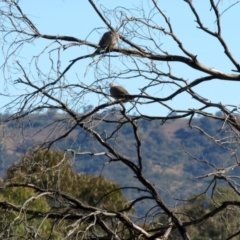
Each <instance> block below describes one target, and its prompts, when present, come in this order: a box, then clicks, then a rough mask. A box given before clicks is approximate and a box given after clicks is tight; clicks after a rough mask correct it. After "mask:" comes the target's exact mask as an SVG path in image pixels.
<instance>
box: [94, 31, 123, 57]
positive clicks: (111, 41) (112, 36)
mask: <svg viewBox="0 0 240 240" xmlns="http://www.w3.org/2000/svg"><path fill="white" fill-rule="evenodd" d="M118 39H119V34H118V32H117V31H116V30H113V31H109V32H105V33H104V34H103V36H102V38H101V39H100V41H99V43H98V45H99V46H100V48H98V49H97V50H96V51H95V53H96V52H100V51H101V49H103V48H104V49H105V50H106V51H109V50H110V49H111V48H113V47H114V46H115V45H116V43H117V42H118Z"/></svg>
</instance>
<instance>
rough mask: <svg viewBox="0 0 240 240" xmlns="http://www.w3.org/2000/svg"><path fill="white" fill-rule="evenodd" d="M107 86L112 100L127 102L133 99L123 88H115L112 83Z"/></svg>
mask: <svg viewBox="0 0 240 240" xmlns="http://www.w3.org/2000/svg"><path fill="white" fill-rule="evenodd" d="M109 85H110V94H111V96H112V97H113V98H115V99H124V100H129V101H131V100H133V99H134V97H132V96H131V95H130V94H129V92H128V91H127V90H126V89H125V88H123V87H121V86H117V85H115V84H114V83H110V84H109ZM126 95H127V96H126Z"/></svg>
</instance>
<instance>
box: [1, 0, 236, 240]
mask: <svg viewBox="0 0 240 240" xmlns="http://www.w3.org/2000/svg"><path fill="white" fill-rule="evenodd" d="M181 2H182V3H181V4H182V6H183V7H184V10H185V11H189V12H191V13H192V14H193V16H194V19H195V24H196V27H197V28H198V31H200V32H202V33H203V34H205V35H204V36H206V38H211V39H213V40H214V41H215V42H216V43H217V44H219V45H220V46H221V49H222V52H223V57H225V58H226V59H228V61H229V62H230V63H231V69H228V70H229V71H228V72H227V71H222V70H217V69H214V68H212V67H211V66H207V65H204V63H202V62H201V60H200V59H199V57H198V56H197V54H196V53H195V52H194V51H192V50H190V49H188V47H187V45H188V42H186V43H185V42H182V40H181V39H180V38H179V37H178V34H177V32H179V31H181V29H180V30H178V31H176V29H175V27H174V24H172V23H171V21H170V19H171V16H169V15H168V12H167V11H165V9H163V8H162V7H161V3H160V2H159V4H158V2H157V1H155V0H152V1H151V0H149V1H148V7H149V9H144V8H142V9H140V8H136V9H126V8H125V7H124V2H122V3H118V4H119V6H118V7H116V8H115V9H106V8H100V7H98V6H97V5H96V4H95V3H94V1H93V0H89V4H90V5H91V6H92V7H93V9H94V10H95V14H96V15H98V16H99V17H100V18H101V19H102V21H103V22H104V23H105V24H106V28H108V29H109V31H113V30H114V29H115V28H117V29H118V33H119V45H118V46H117V45H115V46H114V47H111V48H110V49H109V51H107V52H106V51H96V52H95V51H94V50H95V49H97V48H98V47H99V46H98V42H99V39H97V40H96V42H94V43H92V42H89V41H87V40H85V39H79V38H77V37H75V36H62V35H48V34H45V33H44V32H41V31H40V28H38V27H37V26H36V25H35V24H34V22H33V20H32V19H31V17H30V16H28V15H27V13H24V12H23V11H22V9H21V2H20V3H18V1H17V0H12V1H4V0H2V1H0V4H1V5H0V6H1V8H0V12H1V14H0V23H1V25H0V30H1V43H2V51H3V56H4V60H5V61H4V63H3V65H2V70H3V76H4V78H5V79H4V80H5V89H4V92H3V91H1V94H2V97H5V98H8V97H9V99H11V102H9V103H8V104H6V105H5V106H4V107H3V108H2V110H4V111H6V112H8V115H5V117H3V118H2V121H1V128H2V132H3V137H2V139H3V140H2V141H3V142H4V141H7V140H9V139H15V140H14V143H15V144H20V143H22V142H23V141H26V140H29V139H31V138H32V137H33V136H37V135H38V134H40V133H42V132H44V134H45V138H44V139H40V140H39V144H38V146H34V152H37V151H38V150H40V149H50V148H53V147H54V145H55V143H57V142H59V141H60V140H63V139H66V138H67V137H68V136H70V135H71V134H72V133H73V131H74V130H75V129H78V130H79V132H81V133H82V134H84V133H88V134H89V136H90V137H91V139H92V143H93V144H92V145H90V146H89V149H87V151H85V150H84V151H82V150H81V149H79V150H76V149H73V148H72V147H71V146H68V147H67V148H66V149H61V150H65V154H67V153H69V155H70V156H71V160H72V163H73V164H74V160H75V157H76V156H78V155H81V156H85V155H86V156H91V157H92V158H96V157H99V156H101V157H103V159H104V161H105V165H104V166H106V165H107V164H109V165H110V168H111V166H114V165H115V164H120V165H121V166H125V167H126V168H127V169H128V170H130V171H131V175H133V176H134V177H133V178H132V182H129V185H128V186H123V188H122V189H127V188H130V189H131V190H132V191H134V192H135V193H134V199H131V201H130V202H129V204H128V205H127V206H125V207H124V208H122V209H121V210H117V211H113V210H108V209H105V208H104V206H102V205H98V206H97V207H96V206H91V205H89V204H86V203H84V202H82V201H81V199H77V198H76V197H73V196H72V195H70V194H68V193H67V192H63V191H59V190H57V189H45V188H41V187H39V186H37V185H35V184H32V183H29V182H28V181H27V179H26V180H25V181H23V182H11V181H7V182H4V184H3V185H2V189H11V188H13V187H14V189H21V188H23V187H25V188H29V189H32V190H34V191H33V192H32V195H31V196H30V197H28V198H27V200H26V201H25V202H24V204H22V205H16V204H13V203H11V202H8V201H0V207H1V212H2V213H4V212H6V211H10V212H12V213H14V215H13V216H12V218H11V223H10V224H6V226H4V227H3V228H2V233H0V234H2V235H1V236H4V237H5V238H6V239H7V237H8V238H9V239H10V238H11V239H14V238H15V239H20V238H19V236H13V235H12V234H13V233H12V232H11V229H12V227H13V225H14V223H15V222H16V221H17V220H18V219H19V216H20V214H25V216H26V217H25V218H24V219H23V220H22V221H23V223H24V224H25V228H26V229H27V231H28V232H29V235H28V239H29V238H34V239H36V238H37V239H45V237H44V236H43V235H41V234H40V231H38V230H39V229H40V228H41V226H42V225H43V224H44V221H45V220H46V219H50V220H51V222H50V223H51V229H52V231H51V232H50V234H49V236H47V237H46V239H52V238H51V237H53V235H51V234H53V232H54V229H55V228H56V225H58V224H59V225H61V224H62V223H63V222H66V225H65V229H64V231H63V232H62V234H63V235H62V237H63V239H158V240H160V239H170V238H171V234H172V233H173V231H175V238H174V239H191V237H192V236H191V233H190V232H189V229H190V228H191V227H192V226H201V224H203V223H204V222H206V221H207V220H208V219H210V218H212V217H214V216H215V215H217V214H219V213H222V212H224V211H228V212H229V214H230V212H231V211H233V209H234V211H235V212H238V211H239V210H238V209H239V206H240V201H239V200H238V199H235V200H230V199H226V200H225V201H222V202H221V203H216V202H215V203H216V204H215V205H214V207H213V208H212V209H210V210H209V212H207V213H204V214H202V215H197V213H196V215H195V216H194V218H193V217H191V216H189V217H188V216H187V213H186V212H184V208H181V206H184V205H185V204H186V203H187V199H188V198H189V197H190V196H185V197H182V198H181V199H177V198H174V197H173V200H174V201H173V202H174V204H170V203H167V202H166V201H165V200H164V198H163V196H162V193H161V191H160V188H161V186H159V184H160V183H157V182H156V183H153V182H152V181H150V180H149V179H148V178H147V177H146V176H145V165H144V161H147V160H148V159H143V156H142V153H141V152H142V150H143V149H142V148H143V145H142V143H143V140H142V135H141V133H139V127H138V122H139V121H140V120H141V119H145V120H149V121H153V120H155V121H157V122H158V123H159V125H161V124H165V123H166V122H169V121H170V120H175V119H184V118H188V120H189V121H188V123H189V126H190V127H191V128H192V129H194V130H195V131H199V132H201V133H202V134H203V135H204V136H205V137H206V138H208V139H209V140H210V141H211V142H213V143H214V144H216V145H220V146H222V147H223V148H224V149H226V151H227V153H228V157H229V159H230V160H229V161H228V163H227V164H224V163H222V164H219V165H214V164H212V163H211V162H210V161H208V160H207V159H205V158H203V159H200V158H198V157H196V156H195V155H194V153H191V152H189V151H188V150H187V149H186V148H185V146H184V143H183V146H182V148H183V150H184V151H185V153H186V154H187V155H188V156H190V157H191V159H192V160H193V161H195V164H196V165H197V166H200V165H208V166H210V167H211V169H212V171H209V172H207V173H206V174H205V175H203V176H197V177H196V180H197V181H198V182H199V184H201V183H202V182H204V180H205V179H207V180H208V181H209V184H208V185H207V186H206V188H205V189H204V190H203V191H201V192H200V191H197V196H202V195H204V194H205V193H207V192H208V191H210V192H211V194H210V196H209V198H210V199H212V200H213V202H214V199H213V195H214V194H215V192H216V191H217V186H218V183H219V181H220V180H221V181H224V182H225V183H226V184H227V185H228V186H229V187H230V189H232V190H233V192H234V193H235V194H236V195H237V196H239V195H240V192H239V176H238V175H234V176H232V175H231V171H232V170H233V169H234V170H236V169H238V168H239V161H238V150H239V147H238V144H239V130H240V126H239V121H238V118H237V113H238V105H237V104H235V105H228V103H222V102H214V101H213V100H212V99H207V98H206V97H205V96H204V95H203V94H202V93H201V92H198V86H202V85H203V84H210V82H212V81H213V80H215V81H216V82H217V83H218V82H220V81H226V82H230V81H232V82H233V81H235V82H238V81H239V80H240V74H239V72H240V65H239V63H238V61H237V60H236V59H235V56H234V53H233V52H232V51H231V49H230V48H229V45H228V42H227V41H226V40H225V38H224V36H223V34H222V25H221V20H222V16H223V13H224V12H225V11H227V10H228V11H230V9H231V8H232V7H236V4H237V3H234V4H232V3H229V7H228V8H227V9H221V1H217V0H215V1H214V0H209V1H206V2H205V3H204V4H206V5H207V6H208V8H209V11H210V14H211V16H212V18H213V19H214V21H215V22H214V26H215V29H214V30H211V29H212V28H211V27H209V26H208V25H207V23H206V21H205V20H204V16H200V14H199V12H198V9H197V8H195V1H190V0H185V1H181ZM103 4H105V2H104V1H103ZM169 4H170V3H169ZM121 5H122V6H121ZM56 10H57V9H56ZM182 14H184V13H182ZM236 17H237V16H236ZM238 18H239V17H238ZM66 21H67V19H66ZM113 24H115V25H113ZM233 24H234V23H233ZM96 27H98V26H96ZM194 29H195V26H194ZM91 30H92V29H90V30H89V31H91ZM236 31H237V30H236ZM190 32H191V30H189V31H187V32H186V33H187V34H189V35H190ZM161 38H162V39H163V40H161ZM203 38H204V37H203ZM40 41H41V43H44V44H45V45H44V48H43V49H42V50H41V51H40V52H39V54H38V55H32V53H31V52H30V51H28V52H25V51H24V48H25V46H28V45H30V44H32V43H34V44H35V45H37V44H39V42H40ZM167 41H169V42H171V44H170V45H166V47H165V45H163V43H165V42H167ZM189 41H191V39H189ZM206 44H207V43H206ZM79 46H81V48H79ZM168 46H169V48H168ZM172 46H173V48H171V47H172ZM170 48H171V49H170ZM196 48H197V46H196ZM71 49H78V53H79V56H76V57H75V58H74V57H72V55H69V56H70V58H69V59H67V61H66V55H64V54H65V53H67V52H68V51H70V50H71ZM79 49H82V51H83V52H84V53H83V54H82V53H81V50H79ZM88 49H90V50H89V52H91V54H87V50H88ZM172 49H173V50H172ZM173 51H175V52H173ZM209 54H211V53H210V52H209ZM22 57H24V58H25V59H27V60H28V62H30V64H26V63H25V62H24V61H23V60H22ZM73 58H74V59H73ZM42 61H48V63H49V68H48V69H46V66H45V65H44V67H43V65H42V63H41V62H42ZM82 62H84V63H87V67H86V69H84V71H83V72H82V73H81V74H80V73H79V71H81V69H80V68H79V64H81V63H82ZM160 64H161V65H160ZM177 65H178V66H180V67H182V68H184V74H182V73H181V71H176V72H175V71H174V70H175V67H176V66H177ZM77 66H78V67H77ZM76 67H77V70H76ZM76 71H78V73H77V74H76V75H74V73H75V72H76ZM191 71H194V76H196V77H194V79H190V80H189V77H188V72H191ZM71 72H72V73H73V75H71V77H69V76H70V73H71ZM230 72H231V73H230ZM79 76H84V78H85V79H86V78H90V77H91V78H93V79H94V80H93V81H91V84H87V83H86V82H87V81H85V82H84V80H83V77H79ZM115 80H119V81H120V80H127V81H129V82H131V81H132V82H134V84H137V83H138V82H140V81H141V86H139V88H138V89H139V93H138V94H136V93H131V92H130V91H129V92H130V94H131V98H134V102H129V103H123V102H122V101H121V99H119V100H118V99H117V100H113V99H112V98H111V96H110V94H109V84H110V83H112V82H114V81H115ZM2 81H3V79H2ZM217 83H216V84H217ZM10 86H11V87H15V88H16V89H21V92H20V94H19V95H18V96H12V95H11V94H10V91H11V90H10ZM165 86H168V87H169V89H171V91H170V92H168V91H167V92H168V93H167V95H166V96H162V95H161V94H159V92H160V90H161V89H162V88H164V87H165ZM8 91H9V92H8ZM213 91H215V90H213ZM183 94H185V95H186V96H188V97H189V99H191V101H195V102H196V103H198V104H197V106H199V107H196V108H189V106H188V104H183V108H182V109H175V108H174V107H173V106H171V101H170V100H174V99H177V98H178V99H181V96H183ZM91 96H94V97H96V96H97V97H98V99H99V102H98V105H97V106H95V107H93V108H89V110H88V111H84V113H80V111H81V109H82V108H84V107H86V106H87V105H88V104H89V103H88V102H87V99H88V98H90V97H91ZM152 105H154V106H155V109H157V110H156V111H155V112H154V113H153V114H152V115H151V114H148V115H147V114H145V113H144V107H146V106H147V107H151V106H152ZM213 108H214V109H215V110H216V111H220V112H221V114H218V115H214V114H212V110H211V109H213ZM161 109H165V110H166V109H167V110H168V112H169V114H167V115H162V114H161ZM51 110H52V111H53V112H52V111H51ZM41 112H44V113H48V114H49V119H50V120H51V116H50V115H51V114H55V115H56V114H57V113H60V117H59V119H58V120H57V121H56V119H55V118H53V119H54V121H52V122H51V124H49V125H47V126H45V127H44V128H42V129H40V130H39V129H38V130H37V131H35V130H34V128H32V131H24V122H26V119H28V117H29V116H30V115H31V116H36V118H37V117H38V115H39V114H40V113H41ZM133 112H135V113H136V114H135V115H133V114H132V113H133ZM196 115H200V116H202V117H204V118H207V119H211V120H214V121H222V127H221V129H219V131H220V132H224V131H225V130H226V129H228V133H227V135H224V137H222V135H221V134H219V135H212V134H211V133H209V132H207V131H205V130H204V129H203V128H201V127H200V126H197V125H195V124H194V122H193V120H194V118H195V117H196ZM31 121H32V119H31ZM29 122H30V121H29ZM9 123H14V124H16V126H17V128H18V129H19V131H18V132H15V134H16V135H15V136H12V135H10V133H9V130H8V124H9ZM101 123H114V124H115V126H116V127H115V129H114V130H113V131H112V132H107V133H106V132H104V130H103V129H101V128H99V126H100V124H101ZM174 123H175V122H174V121H173V122H172V124H174ZM29 124H31V123H29ZM126 125H128V126H130V127H131V129H132V131H133V136H134V138H133V140H132V141H133V146H134V149H133V151H134V157H133V158H132V157H128V156H125V154H124V152H122V151H121V148H118V147H116V145H118V144H119V145H120V144H121V143H119V137H118V133H119V132H120V131H121V129H122V128H123V127H124V126H126ZM95 144H98V145H99V146H101V150H96V151H95V148H94V145H95ZM123 144H124V143H123ZM232 146H234V147H232ZM122 148H124V146H123V147H122ZM65 160H66V159H65V158H63V159H62V161H60V163H59V164H58V165H57V167H58V166H59V165H61V164H63V163H64V161H65ZM96 164H97V163H96ZM57 167H56V169H57ZM43 174H44V172H43ZM56 176H57V175H56ZM170 185H171V183H170ZM122 189H116V191H117V190H119V191H120V190H122ZM16 191H17V190H16ZM109 194H112V192H106V195H109ZM46 196H48V197H51V198H52V199H55V201H56V202H58V203H59V206H60V207H61V209H62V210H61V211H60V210H59V208H60V207H59V208H58V207H52V208H51V209H50V210H49V211H40V210H34V209H30V208H29V206H30V204H31V203H32V202H34V201H35V200H37V199H41V198H44V197H46ZM140 203H141V204H142V203H144V204H145V205H144V208H145V210H146V213H145V214H144V215H142V216H134V215H132V213H131V214H130V210H131V209H132V208H134V207H135V206H136V205H138V204H140ZM176 203H177V205H180V206H176ZM180 210H182V211H180ZM2 216H5V215H4V214H3V215H2ZM236 218H237V217H236ZM32 219H42V221H41V222H40V223H39V226H38V227H34V226H32V225H31V220H32ZM160 219H161V221H160ZM1 221H3V222H4V219H1ZM237 222H238V223H239V219H237ZM225 226H226V229H227V228H228V224H227V221H226V225H225ZM239 234H240V232H239V230H236V229H235V230H234V232H231V233H230V234H229V235H228V238H227V239H233V238H234V237H236V236H238V235H239ZM21 237H23V236H21Z"/></svg>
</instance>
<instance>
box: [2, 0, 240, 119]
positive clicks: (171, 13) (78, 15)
mask: <svg viewBox="0 0 240 240" xmlns="http://www.w3.org/2000/svg"><path fill="white" fill-rule="evenodd" d="M158 2H159V4H160V6H161V8H162V9H163V10H164V12H165V14H166V15H167V16H168V17H169V18H170V21H171V23H172V26H173V30H174V31H175V33H176V35H177V37H178V38H179V39H180V40H181V41H182V43H183V44H184V46H185V48H187V49H188V50H189V51H191V52H192V53H193V54H195V55H197V56H198V60H199V61H200V62H201V63H202V64H204V65H207V66H209V67H212V68H215V69H218V70H220V71H222V72H227V73H233V72H231V70H232V69H234V67H233V65H232V64H231V62H230V61H229V59H228V58H227V57H226V56H225V54H224V51H223V48H222V46H221V45H220V44H219V42H218V41H217V40H216V39H214V38H213V37H210V36H208V35H207V34H206V33H204V32H203V31H201V30H199V29H197V28H196V26H197V24H196V22H195V21H194V20H195V18H194V16H193V14H192V12H191V11H190V10H189V7H188V5H187V4H186V3H184V1H180V0H179V1H176V0H165V1H164V0H163V1H158ZM234 2H235V1H231V0H229V1H221V2H220V4H219V8H220V9H221V10H220V12H222V11H223V10H224V9H226V8H227V7H228V6H229V5H231V4H233V3H234ZM95 3H96V5H97V6H101V7H102V8H103V6H107V7H108V8H115V7H117V6H119V5H120V4H121V5H122V6H124V7H125V8H126V9H131V8H134V7H136V6H141V5H142V6H143V7H144V9H145V10H146V12H147V10H148V9H149V6H150V5H151V1H150V2H148V1H147V0H146V1H145V0H143V1H140V0H128V1H126V0H124V1H121V3H119V1H112V0H99V1H95ZM193 4H194V6H195V8H196V9H197V11H198V12H199V15H200V17H201V18H202V21H203V23H204V24H205V25H206V26H207V27H208V28H209V29H211V30H214V29H215V30H216V22H215V19H214V13H213V11H210V5H209V1H203V0H193ZM20 6H21V7H22V10H23V11H24V12H25V14H27V15H28V17H29V18H30V19H31V20H32V22H33V23H35V24H36V26H37V27H38V29H39V31H40V32H41V33H44V34H50V35H68V36H74V37H77V38H79V39H83V40H84V39H87V40H88V41H90V42H94V43H98V41H99V38H100V37H101V34H102V33H104V32H105V31H106V30H107V29H106V26H105V24H104V23H103V22H102V20H101V19H100V18H99V16H98V15H97V14H96V13H95V11H94V9H93V8H92V6H91V5H90V4H89V2H88V1H83V0H65V1H63V0H51V1H47V0H34V1H29V0H21V1H20ZM239 12H240V4H237V5H235V6H234V7H232V8H230V9H229V10H228V11H226V12H225V13H224V14H223V15H222V17H221V21H222V33H223V37H224V39H225V40H226V42H227V43H228V46H229V49H230V51H231V52H232V54H233V56H234V57H235V59H237V60H238V59H240V48H239V42H240V31H239V29H238V27H237V26H238V25H239V22H240V14H239ZM115 24H116V25H117V23H113V24H112V25H113V26H114V27H115ZM158 24H159V25H160V26H163V27H166V25H165V23H164V21H163V20H162V19H160V18H159V23H158ZM96 28H99V30H98V31H92V30H94V29H96ZM159 36H160V37H159V38H160V42H161V44H162V47H163V48H164V49H166V51H168V53H170V54H179V55H183V53H182V52H181V51H180V50H179V49H178V47H177V46H176V44H174V43H173V42H172V41H171V40H170V39H169V37H166V36H165V35H159ZM49 43H50V41H41V40H37V41H36V42H35V43H33V44H31V45H28V46H26V47H24V48H23V49H22V51H21V54H20V55H21V61H22V62H25V64H26V67H27V66H28V63H29V62H30V61H31V55H37V54H39V52H41V51H42V50H43V49H44V47H45V46H46V45H47V44H49ZM136 43H137V44H142V43H141V42H136ZM121 46H122V43H121V41H120V42H119V47H121ZM92 51H94V49H93V48H90V47H84V46H83V47H75V48H72V49H69V50H67V51H65V52H62V61H61V67H62V69H64V68H65V67H66V65H67V64H68V62H69V60H71V59H74V58H76V57H78V56H81V55H84V54H87V53H91V52H92ZM29 53H31V54H29ZM0 61H1V65H2V61H3V59H2V57H0ZM41 61H42V62H41V66H42V67H43V68H45V69H48V67H49V66H48V65H47V62H46V63H45V61H44V59H43V60H41ZM90 62H91V60H90V59H87V60H85V61H81V62H78V63H76V64H75V66H74V67H73V69H72V70H71V73H69V74H68V76H67V77H68V78H71V79H72V82H74V81H75V80H74V79H76V81H77V79H78V80H79V81H81V82H84V83H85V84H90V83H91V82H92V81H93V80H94V76H93V72H91V71H90V72H87V74H86V75H84V74H85V73H86V69H87V66H88V64H89V63H90ZM171 66H172V71H173V73H176V74H178V75H179V76H181V77H183V78H186V79H188V80H189V82H191V81H193V80H194V79H195V78H199V77H203V76H205V73H201V72H199V71H197V70H192V69H190V68H189V67H187V66H186V65H184V64H179V63H173V64H171ZM159 67H160V68H161V63H159ZM163 68H164V67H163ZM0 76H1V75H0ZM17 77H19V76H18V74H16V75H15V76H14V75H12V78H13V79H14V78H15V79H16V78H17ZM109 81H111V80H109ZM115 81H116V82H117V83H118V84H120V85H122V86H124V87H126V88H127V89H128V90H129V92H130V93H133V94H138V93H139V88H141V87H143V86H144V85H145V84H146V82H145V81H144V80H143V79H136V80H131V81H127V80H118V79H116V80H115ZM2 84H3V82H2ZM239 85H240V83H238V82H229V81H220V80H219V81H217V80H214V81H212V82H206V83H203V84H201V86H197V87H195V88H194V90H195V91H196V92H198V93H199V94H201V95H202V96H203V97H205V98H207V99H209V100H211V101H212V102H216V103H219V102H221V103H223V104H232V105H238V104H240V97H239V87H240V86H239ZM2 89H3V90H2V91H0V93H2V94H4V91H5V90H6V91H8V92H10V93H11V95H18V94H21V93H23V92H24V91H25V88H21V87H19V86H17V87H16V86H15V88H12V87H11V86H9V87H8V88H6V85H4V87H3V88H2ZM172 91H174V89H173V88H172V87H170V86H169V85H167V84H166V85H163V86H162V87H161V88H159V89H155V90H153V91H152V92H150V94H152V95H154V96H157V97H165V96H167V95H168V94H169V93H170V92H172ZM0 97H1V105H0V106H3V105H4V104H5V103H7V102H8V101H9V98H6V97H4V96H0ZM83 101H85V102H87V103H88V104H92V105H94V106H96V105H97V104H100V103H103V102H106V101H108V100H107V99H99V96H97V95H96V94H91V95H87V96H86V98H85V99H84V100H83ZM169 104H170V105H171V106H172V107H173V108H175V109H188V108H197V107H199V106H200V104H199V103H197V102H196V101H194V100H193V99H191V98H190V97H189V96H187V95H186V94H181V95H179V96H178V97H177V98H176V99H174V100H172V101H170V102H169ZM140 108H141V111H142V113H144V114H150V115H159V114H161V115H165V114H167V113H168V112H169V111H168V110H167V109H165V108H162V107H158V106H156V105H154V104H153V105H151V106H150V105H147V106H140ZM158 111H159V112H158ZM212 112H213V113H214V112H216V109H212Z"/></svg>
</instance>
